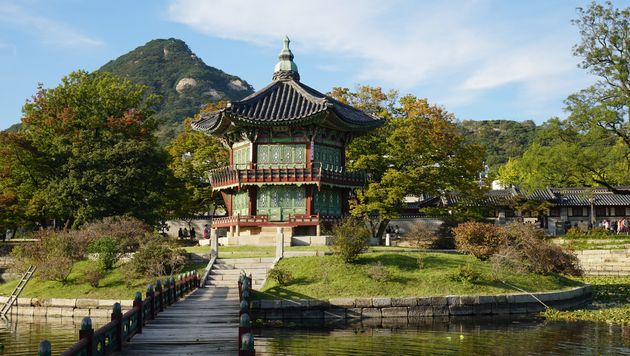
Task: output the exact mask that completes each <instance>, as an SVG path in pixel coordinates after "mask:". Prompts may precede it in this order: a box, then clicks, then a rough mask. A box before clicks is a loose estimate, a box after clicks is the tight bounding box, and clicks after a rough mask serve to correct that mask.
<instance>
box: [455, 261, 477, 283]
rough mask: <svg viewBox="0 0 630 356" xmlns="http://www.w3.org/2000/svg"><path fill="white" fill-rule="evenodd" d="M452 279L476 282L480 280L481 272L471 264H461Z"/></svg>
mask: <svg viewBox="0 0 630 356" xmlns="http://www.w3.org/2000/svg"><path fill="white" fill-rule="evenodd" d="M452 279H453V280H454V281H458V282H463V283H475V282H477V281H478V280H479V272H477V270H475V269H474V268H473V266H472V265H470V264H466V265H461V266H459V268H458V269H457V271H456V272H455V273H454V274H453V275H452Z"/></svg>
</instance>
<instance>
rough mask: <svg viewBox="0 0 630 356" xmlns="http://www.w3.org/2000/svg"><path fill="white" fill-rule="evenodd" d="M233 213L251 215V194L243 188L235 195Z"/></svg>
mask: <svg viewBox="0 0 630 356" xmlns="http://www.w3.org/2000/svg"><path fill="white" fill-rule="evenodd" d="M232 204H233V205H232V215H236V214H241V215H249V194H248V193H247V191H246V190H241V191H240V192H238V193H235V194H234V195H233V201H232Z"/></svg>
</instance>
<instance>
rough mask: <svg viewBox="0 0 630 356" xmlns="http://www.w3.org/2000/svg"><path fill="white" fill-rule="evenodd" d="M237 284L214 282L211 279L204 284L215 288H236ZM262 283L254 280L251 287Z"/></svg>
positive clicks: (221, 281) (259, 280)
mask: <svg viewBox="0 0 630 356" xmlns="http://www.w3.org/2000/svg"><path fill="white" fill-rule="evenodd" d="M236 283H237V284H236V285H235V284H234V281H223V280H216V279H211V280H208V281H207V282H206V284H210V285H211V286H217V287H234V286H236V287H238V282H236ZM262 283H263V280H262V279H254V280H253V283H252V284H253V285H261V284H262Z"/></svg>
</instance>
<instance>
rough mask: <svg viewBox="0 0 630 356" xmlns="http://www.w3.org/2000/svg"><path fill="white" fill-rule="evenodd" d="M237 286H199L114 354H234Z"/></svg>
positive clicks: (236, 326)
mask: <svg viewBox="0 0 630 356" xmlns="http://www.w3.org/2000/svg"><path fill="white" fill-rule="evenodd" d="M238 307H239V302H238V290H237V289H236V288H231V287H230V288H228V287H214V286H209V287H208V288H199V289H197V290H196V291H195V292H193V293H192V294H191V295H189V296H188V297H186V298H185V299H183V300H181V301H179V302H178V303H176V304H174V305H172V306H170V307H168V308H167V309H166V310H164V311H163V312H161V313H160V314H159V315H158V318H157V319H155V320H149V321H148V322H147V324H146V326H145V327H144V329H143V332H142V334H139V335H136V336H134V337H133V338H132V339H131V341H130V342H129V343H128V344H126V345H125V346H124V347H123V351H122V352H120V353H117V355H131V356H134V355H152V354H160V355H163V356H164V355H226V354H227V355H229V354H236V353H237V352H238V349H237V340H236V339H237V337H238V319H239V318H238Z"/></svg>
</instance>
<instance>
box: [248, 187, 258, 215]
mask: <svg viewBox="0 0 630 356" xmlns="http://www.w3.org/2000/svg"><path fill="white" fill-rule="evenodd" d="M248 194H249V196H248V197H249V203H248V205H247V208H248V213H249V215H256V197H257V195H258V187H257V186H255V185H254V186H251V187H249V190H248Z"/></svg>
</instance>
